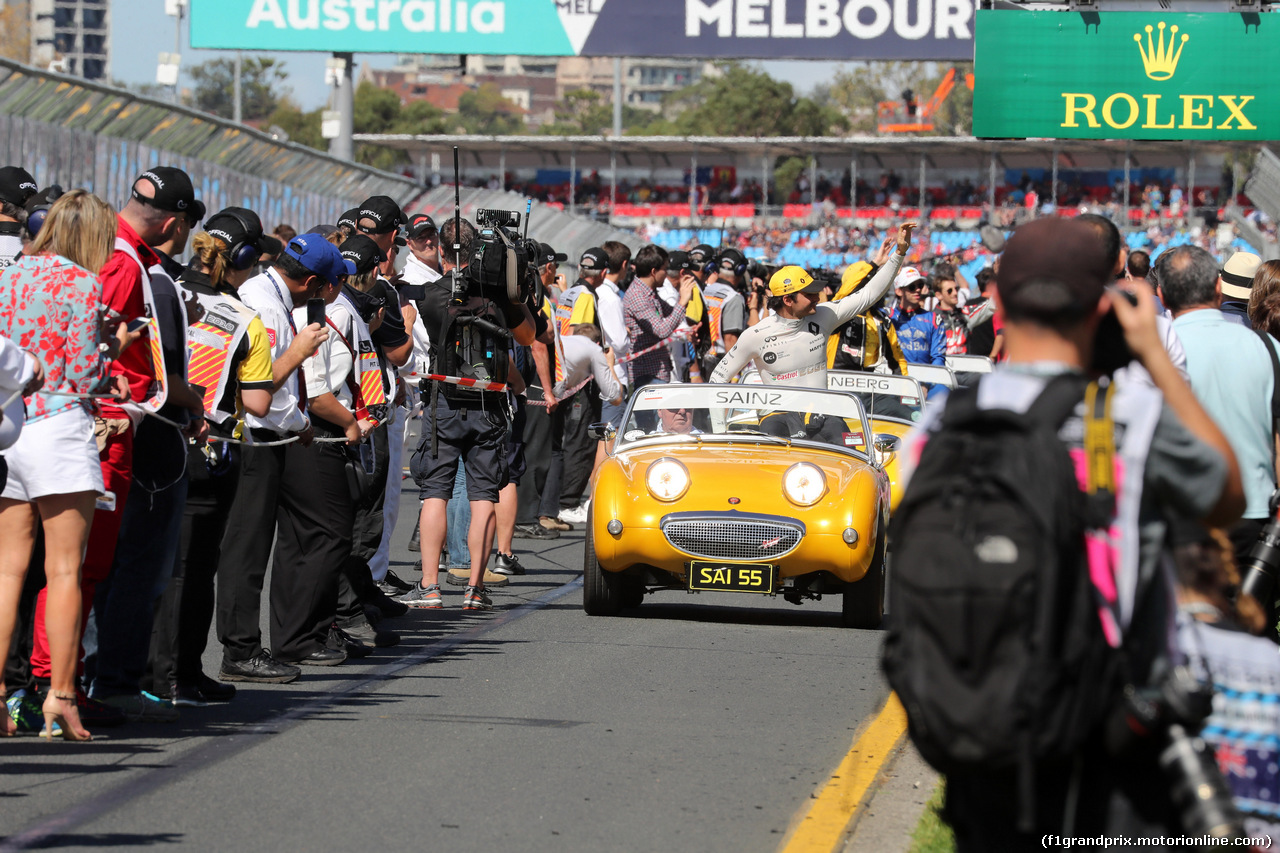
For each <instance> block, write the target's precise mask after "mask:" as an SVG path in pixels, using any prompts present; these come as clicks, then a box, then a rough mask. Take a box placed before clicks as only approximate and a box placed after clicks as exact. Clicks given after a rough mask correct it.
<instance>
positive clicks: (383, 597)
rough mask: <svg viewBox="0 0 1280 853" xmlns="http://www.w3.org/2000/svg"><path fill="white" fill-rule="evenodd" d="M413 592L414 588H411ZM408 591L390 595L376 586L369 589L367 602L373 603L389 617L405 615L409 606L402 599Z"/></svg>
mask: <svg viewBox="0 0 1280 853" xmlns="http://www.w3.org/2000/svg"><path fill="white" fill-rule="evenodd" d="M410 592H412V590H410ZM406 594H407V593H398V594H395V595H388V594H387V593H385V592H383V591H382V590H381V589H379V588H377V587H374V588H373V589H371V590H369V594H368V595H367V596H366V597H365V602H364V603H366V604H372V605H373V606H374V607H376V608H377V609H378V610H380V611H381V612H382V615H383V616H384V617H385V618H387V619H395V618H396V617H397V616H403V615H405V614H406V613H408V612H409V608H407V607H405V606H404V602H403V601H401V600H400V599H401V598H402V597H403V596H404V595H406Z"/></svg>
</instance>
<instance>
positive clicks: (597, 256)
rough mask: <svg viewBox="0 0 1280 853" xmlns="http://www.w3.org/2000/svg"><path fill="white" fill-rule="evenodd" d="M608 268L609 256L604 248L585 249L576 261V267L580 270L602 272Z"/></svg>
mask: <svg viewBox="0 0 1280 853" xmlns="http://www.w3.org/2000/svg"><path fill="white" fill-rule="evenodd" d="M608 268H609V257H608V255H606V254H605V253H604V249H601V248H594V249H587V250H586V251H585V252H583V253H582V258H581V259H580V260H579V261H578V269H579V270H581V271H582V272H604V271H605V270H606V269H608Z"/></svg>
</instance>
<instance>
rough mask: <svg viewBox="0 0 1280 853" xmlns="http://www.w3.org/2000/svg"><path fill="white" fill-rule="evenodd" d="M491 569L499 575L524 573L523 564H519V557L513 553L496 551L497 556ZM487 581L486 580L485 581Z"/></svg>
mask: <svg viewBox="0 0 1280 853" xmlns="http://www.w3.org/2000/svg"><path fill="white" fill-rule="evenodd" d="M493 570H494V572H496V573H497V574H500V575H522V574H524V566H522V565H520V558H519V557H517V556H516V555H515V554H504V553H502V552H501V551H499V552H498V556H497V557H495V558H494V560H493ZM485 583H488V581H485Z"/></svg>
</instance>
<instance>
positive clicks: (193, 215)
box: [187, 199, 209, 223]
mask: <svg viewBox="0 0 1280 853" xmlns="http://www.w3.org/2000/svg"><path fill="white" fill-rule="evenodd" d="M208 212H209V211H208V210H206V209H205V206H204V202H202V201H201V200H200V199H196V200H195V201H193V202H191V209H190V210H188V211H187V219H189V220H191V221H192V222H193V223H198V222H203V221H204V217H205V214H206V213H208Z"/></svg>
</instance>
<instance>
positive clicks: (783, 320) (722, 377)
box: [711, 222, 916, 388]
mask: <svg viewBox="0 0 1280 853" xmlns="http://www.w3.org/2000/svg"><path fill="white" fill-rule="evenodd" d="M915 228H916V223H915V222H907V223H905V224H903V225H902V226H901V227H899V228H898V240H897V251H896V252H894V253H893V254H892V255H891V256H890V258H889V260H888V261H886V262H885V264H884V266H882V267H880V269H879V270H878V271H877V272H876V274H875V276H873V277H872V279H871V281H870V282H868V283H867V286H866V287H863V288H860V289H858V290H855V291H854V292H853V293H851V294H849V295H848V296H846V297H844V298H843V299H841V300H839V301H838V302H823V303H819V302H818V292H819V291H820V290H821V289H822V285H821V284H818V283H816V282H814V280H813V276H811V275H809V274H808V273H807V272H805V271H804V270H803V269H801V268H800V267H796V266H787V267H783V268H782V269H780V270H778V271H777V272H776V273H774V274H773V276H772V277H771V278H770V279H769V294H770V298H769V308H770V310H772V311H773V313H772V314H771V315H769V317H768V318H766V319H764V320H761V321H760V322H759V323H757V324H755V325H754V326H752V327H750V328H749V329H747V330H746V331H744V332H743V333H742V335H741V337H739V338H738V341H737V343H735V344H734V345H733V347H732V348H731V349H730V350H729V352H728V354H727V355H725V357H724V359H723V360H722V361H721V362H720V364H719V365H718V366H717V367H716V369H715V372H714V373H712V374H711V381H712V382H728V381H729V380H730V379H732V378H733V377H734V376H736V375H737V374H738V372H739V371H741V370H742V369H743V368H745V367H746V366H747V365H748V364H750V363H753V362H754V363H755V366H756V369H757V370H759V371H760V379H761V380H762V381H763V383H764V384H765V385H775V384H780V383H786V384H788V385H794V386H797V387H801V388H826V387H827V338H828V337H830V335H831V334H832V332H833V331H835V330H836V329H838V328H839V327H840V326H841V325H842V324H844V323H847V322H849V321H850V320H852V319H853V318H854V317H856V316H857V315H859V314H861V313H862V312H864V311H866V310H868V309H869V308H871V306H873V305H875V304H876V303H878V302H879V301H880V300H881V299H883V298H884V295H885V293H886V292H888V290H889V285H890V284H892V283H893V279H894V276H896V275H897V274H898V268H899V267H901V266H902V262H903V260H904V259H905V258H906V257H907V252H908V251H909V250H910V248H911V232H912V231H913V230H915Z"/></svg>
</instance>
